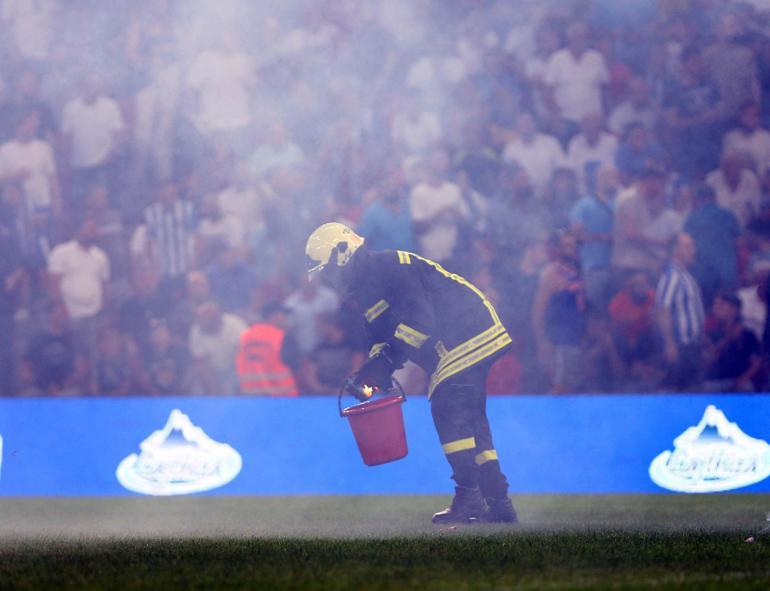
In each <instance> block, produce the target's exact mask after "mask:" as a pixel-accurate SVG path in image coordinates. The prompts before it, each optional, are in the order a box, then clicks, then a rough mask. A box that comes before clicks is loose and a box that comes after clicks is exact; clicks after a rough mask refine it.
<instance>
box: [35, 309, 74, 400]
mask: <svg viewBox="0 0 770 591" xmlns="http://www.w3.org/2000/svg"><path fill="white" fill-rule="evenodd" d="M88 370H89V367H88V361H87V355H86V353H85V352H84V350H83V346H82V344H81V342H80V341H79V340H78V338H77V336H76V334H75V332H74V331H73V330H72V328H71V325H70V319H69V314H68V313H67V309H66V308H65V307H64V305H63V304H62V303H61V302H59V301H52V302H50V303H49V305H48V307H47V310H46V315H45V325H44V326H43V327H42V328H41V329H38V330H36V331H35V332H33V333H32V335H31V337H30V339H29V342H28V343H27V345H26V348H25V351H24V356H23V360H22V377H21V382H22V394H24V395H27V396H30V395H33V396H75V395H82V394H83V393H84V392H85V391H87V390H86V387H87V385H88V379H87V376H88Z"/></svg>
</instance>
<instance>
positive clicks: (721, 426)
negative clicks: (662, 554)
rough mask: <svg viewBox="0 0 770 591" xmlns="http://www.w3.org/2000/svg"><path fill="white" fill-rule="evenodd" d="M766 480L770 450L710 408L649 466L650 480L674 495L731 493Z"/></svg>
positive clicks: (768, 470)
mask: <svg viewBox="0 0 770 591" xmlns="http://www.w3.org/2000/svg"><path fill="white" fill-rule="evenodd" d="M768 476H770V446H769V445H768V444H767V442H765V441H762V440H761V439H754V438H753V437H749V436H748V435H746V434H745V433H744V432H743V431H741V429H740V428H739V427H738V425H736V424H735V423H731V422H730V421H729V420H727V417H726V416H725V414H724V413H723V412H722V411H721V410H719V409H718V408H717V407H716V406H714V405H713V404H710V405H709V406H708V407H706V412H705V413H704V414H703V418H702V419H701V420H700V423H698V424H697V425H696V426H695V427H689V428H688V429H687V430H686V431H685V432H684V433H682V434H681V435H680V436H679V437H677V438H676V439H674V450H673V451H664V452H663V453H662V454H660V455H659V456H658V457H656V458H655V459H654V460H653V461H652V463H651V464H650V478H652V481H653V482H654V483H655V484H657V485H658V486H660V487H663V488H666V489H668V490H673V491H676V492H687V493H708V492H719V491H725V490H733V489H736V488H741V487H743V486H748V485H750V484H754V483H757V482H759V481H761V480H764V479H765V478H767V477H768Z"/></svg>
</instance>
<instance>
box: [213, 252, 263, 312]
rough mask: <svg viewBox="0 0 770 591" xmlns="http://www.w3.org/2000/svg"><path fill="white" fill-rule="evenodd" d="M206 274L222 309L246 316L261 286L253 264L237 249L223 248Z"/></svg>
mask: <svg viewBox="0 0 770 591" xmlns="http://www.w3.org/2000/svg"><path fill="white" fill-rule="evenodd" d="M206 274H207V277H208V280H209V284H210V285H211V292H212V293H213V294H214V297H215V298H216V299H217V301H218V302H219V303H220V304H221V306H222V309H223V310H225V311H226V312H233V313H235V314H239V315H242V316H244V317H245V315H246V314H247V311H248V309H249V306H250V304H251V300H252V297H253V294H254V292H255V290H256V289H257V288H258V287H259V281H258V278H257V275H256V273H255V271H254V268H253V265H252V264H251V263H250V262H248V261H247V260H245V259H244V258H243V255H242V254H241V252H239V251H238V250H237V249H223V250H221V251H219V253H218V254H217V255H216V256H215V257H214V258H213V259H212V260H211V262H210V264H209V265H208V268H207V273H206Z"/></svg>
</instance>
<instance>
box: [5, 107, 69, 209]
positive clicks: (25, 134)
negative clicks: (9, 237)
mask: <svg viewBox="0 0 770 591" xmlns="http://www.w3.org/2000/svg"><path fill="white" fill-rule="evenodd" d="M39 127H40V115H39V113H38V112H37V111H26V112H24V113H22V114H20V116H19V119H18V122H17V124H16V134H15V136H14V139H12V140H10V141H8V142H6V143H4V144H3V145H2V146H0V178H2V179H3V180H5V181H6V182H15V183H19V185H20V187H21V189H22V192H23V196H24V206H25V207H26V208H27V209H28V210H29V211H30V212H34V213H35V214H37V215H41V216H44V217H45V218H47V219H48V220H49V221H52V220H53V219H54V218H60V216H61V213H62V204H61V196H60V192H59V180H58V177H57V173H56V163H55V161H54V155H53V150H52V148H51V146H50V145H49V144H48V143H47V142H45V141H43V140H41V139H39V138H38V129H39Z"/></svg>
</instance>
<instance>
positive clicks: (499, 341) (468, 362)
mask: <svg viewBox="0 0 770 591" xmlns="http://www.w3.org/2000/svg"><path fill="white" fill-rule="evenodd" d="M510 343H511V337H510V336H509V335H508V333H505V334H503V335H501V336H499V337H498V338H496V339H495V340H494V341H492V342H490V343H487V344H486V345H484V346H483V347H481V348H480V349H477V350H476V351H474V352H473V353H470V354H468V355H466V356H465V357H462V358H460V359H458V360H457V362H455V363H453V364H452V365H450V366H447V367H445V368H444V369H443V370H441V371H440V372H434V373H433V375H432V376H431V379H430V386H429V388H428V399H430V397H431V396H432V395H433V391H434V390H435V389H436V387H437V386H438V385H439V384H440V383H441V382H443V381H444V380H446V379H447V378H450V377H452V376H453V375H455V374H458V373H460V372H461V371H463V370H465V369H468V368H469V367H471V366H472V365H475V364H477V363H479V362H481V361H483V360H484V359H486V358H487V357H489V356H490V355H493V354H494V353H497V352H498V351H499V350H500V349H503V348H504V347H506V346H508V345H509V344H510Z"/></svg>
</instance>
